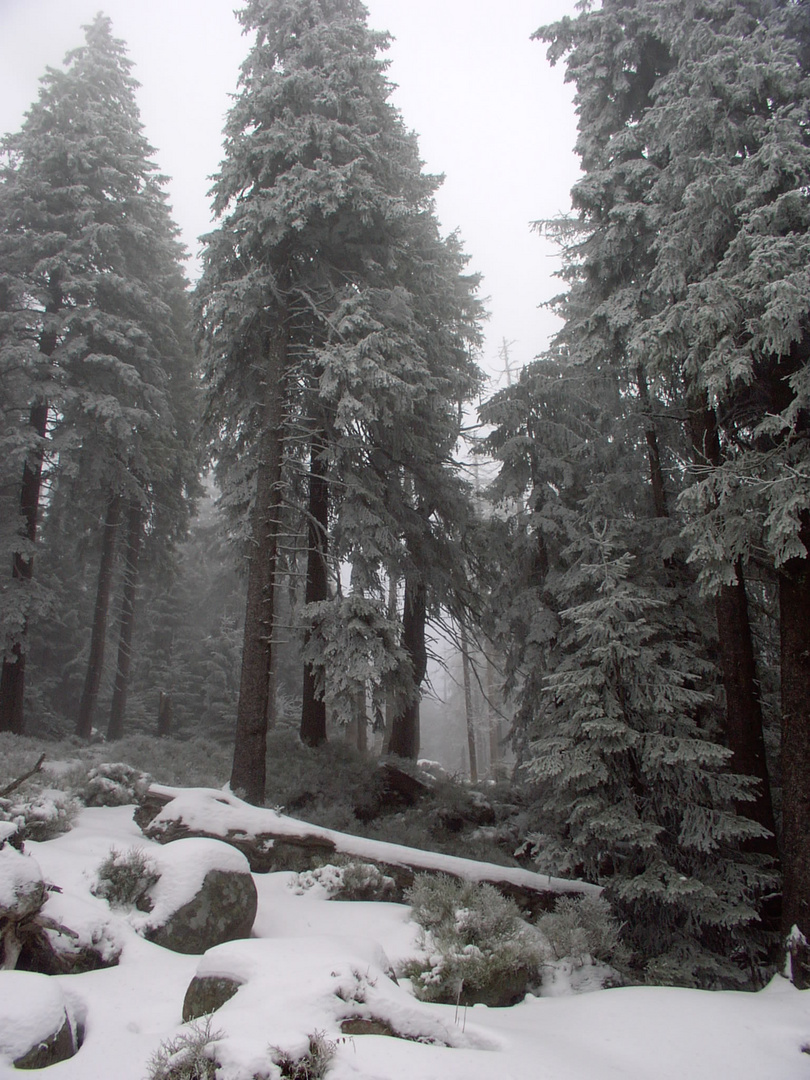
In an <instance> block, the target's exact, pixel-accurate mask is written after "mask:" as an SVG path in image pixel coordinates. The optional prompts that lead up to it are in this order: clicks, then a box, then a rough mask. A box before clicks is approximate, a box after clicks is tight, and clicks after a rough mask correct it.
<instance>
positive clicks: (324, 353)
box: [198, 0, 477, 802]
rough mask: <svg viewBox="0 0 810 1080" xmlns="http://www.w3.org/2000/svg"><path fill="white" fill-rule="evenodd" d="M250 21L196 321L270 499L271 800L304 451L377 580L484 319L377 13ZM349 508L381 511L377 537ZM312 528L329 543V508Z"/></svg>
mask: <svg viewBox="0 0 810 1080" xmlns="http://www.w3.org/2000/svg"><path fill="white" fill-rule="evenodd" d="M239 18H240V20H241V22H242V24H243V26H244V28H245V29H246V30H247V31H250V32H254V33H255V44H254V47H253V49H252V50H251V52H250V54H249V55H248V58H247V60H246V61H245V63H244V65H243V68H242V78H241V87H242V88H241V92H240V94H239V96H238V97H237V99H236V102H235V104H234V106H233V109H232V110H231V113H230V115H229V118H228V122H227V126H226V144H225V149H226V156H225V161H224V163H223V166H222V169H221V171H220V173H219V175H218V177H217V179H216V182H215V185H214V189H213V193H214V209H215V212H216V213H217V214H218V215H219V216H220V217H221V218H222V219H223V220H222V225H221V226H220V228H219V229H218V230H217V231H216V232H214V233H212V234H211V235H210V236H209V237H208V238H207V251H206V255H205V271H204V274H203V278H202V280H201V283H200V287H199V290H198V312H199V326H200V339H201V343H202V349H203V354H204V356H205V359H206V363H207V371H208V385H209V396H208V420H209V426H210V430H211V432H212V436H213V452H214V455H215V457H216V461H217V467H218V472H219V476H220V478H221V481H222V484H223V488H224V489H225V491H226V495H227V496H230V497H231V498H232V499H236V500H238V499H240V498H242V496H243V494H244V493H245V492H247V491H252V495H251V497H250V499H251V510H250V514H251V518H250V526H249V529H248V530H247V533H248V536H249V551H250V559H249V572H248V598H247V612H246V619H245V639H244V646H243V655H242V676H241V687H240V695H239V707H238V718H237V737H236V747H235V753H234V768H233V774H232V784H233V786H234V789H235V790H241V791H243V792H244V793H245V794H246V795H247V797H248V798H249V799H251V800H252V801H255V802H261V801H262V799H263V796H264V768H265V766H264V757H265V745H266V743H265V732H266V717H267V702H268V693H269V690H268V687H269V673H270V672H271V671H272V668H273V663H272V649H273V624H274V611H275V608H276V606H277V599H276V591H277V587H278V577H279V569H280V560H281V557H282V554H283V551H282V540H283V539H284V533H285V529H286V531H287V532H289V531H291V530H292V526H291V525H289V524H288V525H286V526H285V521H287V522H289V520H290V518H289V508H290V503H291V498H290V496H291V494H292V492H293V491H294V490H295V487H296V484H295V480H296V474H297V473H299V472H300V471H301V468H302V464H301V463H302V462H303V461H304V460H305V457H304V453H303V452H302V444H303V445H307V444H308V443H309V441H310V440H312V439H313V432H314V443H313V444H314V445H315V446H316V447H318V446H319V445H320V444H324V445H325V447H326V448H327V454H326V456H327V458H328V461H329V464H330V465H331V471H330V473H329V474H328V476H327V478H326V479H327V483H328V484H329V491H330V493H331V496H332V502H333V510H332V517H333V520H339V522H340V524H339V530H340V536H341V541H340V544H338V545H337V546H335V547H334V551H333V555H332V557H333V558H334V559H339V558H347V559H348V560H349V561H351V562H352V564H353V565H355V566H359V564H360V554H359V553H360V552H361V551H362V552H363V555H364V557H365V561H366V563H367V565H368V568H369V571H368V577H369V580H371V579H372V578H375V577H376V576H377V575H378V574H379V570H380V568H381V567H383V566H385V564H386V562H387V561H388V560H389V559H392V558H393V557H394V555H395V554H396V553H397V552H399V551H400V550H401V538H402V537H403V535H404V533H405V531H406V524H407V520H408V519H412V518H413V509H412V507H411V506H410V505H409V504H408V503H407V502H406V500H403V498H402V497H401V495H400V496H399V497H398V498H397V501H396V504H395V505H394V506H393V507H387V506H386V505H385V497H386V495H388V494H391V493H392V492H393V491H394V490H395V487H396V484H398V483H400V476H399V473H398V469H399V468H400V466H403V467H405V466H406V465H407V467H408V468H409V469H410V471H411V473H412V474H413V475H416V474H417V473H418V472H419V470H420V469H424V470H425V471H426V472H427V473H428V474H429V475H432V476H433V477H434V481H435V475H436V469H437V468H439V469H442V468H444V467H445V466H446V465H447V464H448V452H447V449H446V445H447V444H448V443H450V444H451V445H452V443H453V441H454V433H455V432H457V430H458V424H457V420H455V413H454V412H453V409H454V408H455V403H456V402H457V401H458V400H459V398H460V396H459V395H458V394H456V389H457V387H458V384H459V381H460V380H462V379H463V381H465V383H466V386H467V387H468V388H469V387H471V386H472V385H473V384H474V382H475V378H476V369H475V367H474V365H473V364H472V362H471V360H470V357H469V351H468V348H467V342H468V340H469V339H470V338H471V337H474V322H475V315H476V314H477V311H475V313H474V314H473V311H474V309H475V303H474V301H473V300H472V298H471V296H472V291H473V290H474V286H475V282H474V281H473V280H468V281H466V282H462V280H461V277H460V266H463V259H461V260H459V256H458V253H457V244H454V243H451V242H442V241H441V240H440V238H439V237H438V230H437V227H436V223H435V218H434V215H433V207H432V196H433V192H434V190H435V186H436V180H435V179H434V178H432V177H429V176H425V175H424V174H423V173H422V171H421V163H420V161H419V158H418V152H417V147H416V142H415V139H414V138H413V136H412V135H411V134H410V133H408V132H407V131H406V129H405V128H404V125H403V124H402V121H401V119H400V117H399V115H398V114H397V112H396V110H395V109H394V108H393V106H392V105H391V104H390V103H389V101H388V98H389V95H390V86H389V84H388V83H387V81H386V79H385V74H384V72H385V64H384V62H383V61H382V60H380V59H379V58H378V56H377V53H378V51H379V50H380V49H382V48H384V47H385V45H386V43H387V37H386V35H384V34H379V33H375V32H372V31H371V30H369V28H368V27H367V25H366V12H365V8H364V7H363V5H362V4H361V3H359V2H358V0H277V2H266V0H251V2H249V3H248V4H247V5H246V7H245V8H244V9H243V10H242V11H241V12H240V14H239ZM451 268H452V269H451ZM437 285H438V286H439V289H438V290H437V291H434V293H433V300H432V302H431V300H430V296H431V289H432V288H434V289H435V287H436V286H437ZM465 297H466V299H465ZM448 312H449V315H448V314H447V313H448ZM459 312H462V313H463V319H464V325H462V323H461V322H460V320H459V317H458V315H459ZM451 394H453V395H454V396H452V397H451V396H450V395H451ZM461 396H464V395H461ZM451 417H452V418H453V423H452V425H451V426H450V427H448V422H449V420H450V419H451ZM394 421H395V422H396V428H397V430H396V432H394V431H392V430H391V427H392V425H393V424H394ZM425 421H429V426H427V425H425ZM420 424H422V425H424V431H423V434H422V436H421V439H422V441H421V448H420V444H419V439H418V438H417V437H416V435H415V434H414V432H415V431H416V429H417V428H418V427H419V425H420ZM405 430H407V431H408V432H410V433H411V434H410V435H408V436H406V437H405V438H404V439H403V440H402V442H401V443H397V442H396V440H397V439H399V438H400V436H399V432H400V431H405ZM375 434H376V435H377V436H384V438H377V440H376V441H375V438H374V436H375ZM411 447H413V448H414V449H416V450H417V451H420V452H419V456H418V457H416V458H415V459H414V460H412V461H411V460H409V461H407V462H403V460H402V456H401V454H400V453H399V450H400V449H402V450H407V449H410V448H411ZM428 449H429V450H430V455H428V454H427V453H425V450H428ZM315 458H316V460H321V461H322V460H323V451H318V452H316V455H315ZM253 463H255V466H254V465H253ZM392 475H393V476H394V483H393V484H392V481H391V480H390V477H391V476H392ZM310 479H311V480H312V481H313V483H317V484H320V483H321V482H322V479H323V477H322V476H321V475H320V472H319V471H318V470H310ZM408 490H409V491H413V485H411V486H410V487H409V488H408ZM242 501H243V505H244V499H242ZM349 507H351V508H352V511H354V510H357V509H358V508H359V507H363V508H364V511H365V513H366V525H365V526H364V527H362V528H358V515H357V514H356V513H349ZM431 513H432V511H431ZM423 517H424V520H425V521H427V520H428V518H429V517H430V513H428V514H427V515H423ZM311 518H316V519H318V518H320V520H318V522H317V528H318V530H319V532H322V530H323V520H322V515H321V514H320V513H319V512H318V513H314V514H312V515H311ZM419 528H420V530H421V531H422V532H424V529H425V525H420V526H419ZM361 585H362V587H363V588H365V585H366V583H365V582H362V583H361ZM322 591H323V590H322V585H321V587H320V592H321V593H322ZM323 602H324V601H323V600H321V601H317V602H316V603H323ZM416 674H417V673H416V672H413V671H411V682H412V683H413V682H414V681H415V676H416ZM412 690H413V693H412V694H411V697H412V698H415V696H416V688H415V687H413V686H412ZM320 735H321V732H318V733H317V734H316V735H315V741H317V740H318V739H319V738H320Z"/></svg>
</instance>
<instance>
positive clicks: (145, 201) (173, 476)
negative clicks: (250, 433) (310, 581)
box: [0, 16, 196, 736]
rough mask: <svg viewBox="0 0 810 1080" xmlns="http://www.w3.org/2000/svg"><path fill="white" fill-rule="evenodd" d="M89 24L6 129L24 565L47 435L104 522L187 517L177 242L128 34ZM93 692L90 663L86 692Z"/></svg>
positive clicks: (86, 715)
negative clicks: (120, 508)
mask: <svg viewBox="0 0 810 1080" xmlns="http://www.w3.org/2000/svg"><path fill="white" fill-rule="evenodd" d="M85 37H86V43H85V45H83V46H82V47H80V48H79V49H76V50H74V52H72V53H70V54H69V55H68V57H67V66H66V68H65V69H64V70H62V71H56V70H50V71H48V73H47V74H46V75H45V77H44V78H43V80H42V88H41V91H40V95H39V99H38V101H37V102H36V103H35V104H34V105H33V106H32V108H31V110H30V111H29V113H28V115H27V117H26V121H25V123H24V125H23V127H22V129H21V131H20V132H19V133H18V134H16V135H13V136H10V137H8V138H7V140H6V142H5V152H6V155H7V158H6V160H7V168H6V170H5V172H4V175H3V184H2V188H0V218H1V219H2V224H3V231H2V239H1V240H0V243H1V244H2V256H3V266H4V271H5V277H4V281H5V282H6V284H5V287H4V295H5V296H6V297H7V298H10V303H7V304H6V307H7V309H8V312H7V315H8V317H7V318H6V319H5V321H4V323H3V330H2V337H1V338H0V348H2V351H3V362H4V364H10V365H12V367H13V368H14V369H15V370H18V371H20V372H21V373H22V375H21V377H20V379H19V380H18V386H19V390H18V396H19V397H20V399H21V400H20V403H21V404H22V399H23V398H25V397H27V399H28V400H27V406H28V407H29V408H30V410H31V416H32V417H34V416H35V414H36V423H35V425H34V426H35V427H36V433H35V434H34V435H33V439H34V441H33V443H32V442H31V437H27V436H26V437H23V435H22V434H20V436H19V437H18V439H17V443H18V445H19V447H20V450H19V453H18V454H17V457H19V456H20V454H24V455H27V457H26V462H25V465H24V467H23V494H22V497H21V506H24V507H25V509H24V512H23V514H24V532H25V539H26V541H27V546H24V547H22V548H20V550H19V551H18V557H19V556H20V555H23V556H24V557H25V560H26V561H27V567H28V569H27V573H28V577H30V567H31V561H30V560H31V555H32V551H31V544H32V542H33V540H34V539H35V535H34V529H33V526H34V524H35V523H36V520H37V516H38V514H39V512H40V507H39V503H40V494H39V488H40V481H39V480H38V478H37V477H38V476H39V474H41V469H42V462H43V460H44V455H45V452H46V450H47V452H48V454H49V455H50V459H51V461H52V462H53V464H54V465H55V467H56V468H55V471H54V473H53V475H52V476H51V484H52V486H56V485H59V484H62V485H69V484H70V483H71V479H72V478H73V477H75V476H77V475H79V474H80V473H81V475H82V479H83V483H84V485H86V486H85V487H84V488H83V490H82V492H81V495H80V496H79V497H80V498H82V499H84V500H85V501H89V502H92V500H94V499H99V500H100V501H99V502H98V503H97V504H96V507H97V517H98V521H99V526H100V525H101V523H102V522H103V521H104V520H105V519H107V518H108V517H109V513H108V512H109V510H110V508H111V507H115V506H116V504H117V500H118V499H123V500H124V501H125V502H126V503H128V504H130V505H131V504H132V503H133V502H135V503H137V504H138V506H139V507H140V508H141V512H142V522H143V524H144V525H146V523H147V522H148V524H149V527H150V531H152V532H153V533H154V534H155V535H158V534H160V535H162V536H163V537H170V536H171V535H172V533H173V532H176V531H177V530H178V529H180V530H182V522H183V520H184V517H185V516H186V515H187V502H188V496H189V494H190V491H191V490H192V489H193V487H194V484H195V472H196V469H195V461H194V458H193V453H192V450H191V439H190V426H191V423H192V418H193V392H192V389H191V379H190V370H191V355H190V349H189V344H188V338H187V336H186V335H187V312H186V300H185V281H184V278H183V275H182V271H181V269H180V262H179V260H180V257H181V254H182V249H181V247H180V245H179V243H178V241H177V239H176V233H177V230H176V227H175V226H174V225H173V223H172V222H171V219H170V217H169V213H168V210H167V207H166V202H165V195H164V193H163V191H162V189H161V183H162V178H161V177H159V176H158V175H157V173H156V167H155V165H154V163H153V162H152V160H151V155H152V150H151V147H150V146H149V144H148V143H147V142H146V140H145V139H144V137H143V134H142V130H141V124H140V121H139V118H138V109H137V104H136V101H135V88H136V86H137V83H136V82H135V80H134V79H133V78H132V76H131V74H130V68H131V64H130V62H129V60H128V59H127V57H126V53H125V48H124V45H123V43H122V42H121V41H119V40H117V39H116V38H114V37H113V36H112V31H111V26H110V22H109V19H107V18H105V17H103V16H98V17H97V18H96V20H95V21H94V22H93V23H92V24H91V25H90V26H88V27H86V29H85ZM23 376H24V379H23ZM23 382H24V383H25V387H23V386H22V385H21V384H22V383H23ZM29 430H30V431H31V432H33V427H30V426H29ZM77 490H78V488H77V489H74V491H77ZM158 508H160V509H158ZM172 517H173V524H172V523H170V520H169V519H170V518H172ZM158 518H161V519H162V520H163V521H164V522H165V528H164V527H163V526H161V525H159V522H158ZM63 540H64V542H69V538H68V537H65V538H63ZM18 561H19V558H18ZM16 567H17V564H16V563H15V575H16V577H17V578H20V573H19V571H18V569H16ZM24 576H25V575H23V577H24ZM105 595H106V589H102V590H101V592H100V603H99V604H98V605H97V613H98V615H99V618H100V619H101V620H102V621H103V618H104V616H105V613H106V600H105ZM24 625H25V621H24V620H23V623H22V626H23V628H24ZM18 627H19V620H18ZM101 630H102V628H101V627H100V626H99V627H98V629H97V633H96V643H97V650H96V655H95V657H94V660H95V661H96V662H97V661H99V660H100V651H99V649H100V645H101V642H103V632H101ZM10 644H11V648H12V652H11V653H8V652H7V656H6V663H5V665H4V684H3V687H4V688H3V702H4V704H3V710H4V715H6V712H7V711H8V708H9V702H11V701H14V702H16V703H17V704H15V705H14V710H15V715H19V707H20V703H21V690H20V689H19V680H20V679H21V677H22V674H23V663H22V660H23V658H24V653H25V644H24V640H23V635H22V633H21V632H20V630H19V629H18V632H17V635H16V638H12V641H11V643H10ZM15 660H16V661H17V662H16V663H14V662H12V661H15ZM15 687H16V689H15ZM96 693H97V681H96V673H95V672H93V673H92V675H91V677H90V678H89V682H88V694H87V695H86V703H87V705H88V706H91V705H92V702H93V700H94V697H95V694H96ZM91 713H92V709H91V708H86V709H84V710H83V712H82V715H81V716H80V718H79V725H78V729H79V732H80V734H82V735H85V736H86V735H87V734H89V725H90V722H91ZM12 726H13V725H12ZM17 726H18V727H19V723H17Z"/></svg>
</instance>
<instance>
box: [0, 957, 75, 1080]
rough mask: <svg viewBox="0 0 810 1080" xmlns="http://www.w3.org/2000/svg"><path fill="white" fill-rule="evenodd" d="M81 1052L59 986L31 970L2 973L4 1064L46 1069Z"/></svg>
mask: <svg viewBox="0 0 810 1080" xmlns="http://www.w3.org/2000/svg"><path fill="white" fill-rule="evenodd" d="M77 1049H78V1038H77V1033H76V1025H75V1023H74V1020H73V1017H72V1016H71V1013H70V1009H69V1007H68V1005H67V1003H66V1001H65V996H64V994H63V993H62V990H61V989H60V987H59V984H58V983H57V982H56V981H55V980H54V979H51V978H49V977H48V976H47V975H36V974H34V973H33V972H30V971H0V1061H7V1062H9V1063H10V1064H12V1065H13V1066H14V1067H15V1068H17V1069H45V1068H47V1067H48V1066H49V1065H55V1064H56V1063H57V1062H58V1061H65V1060H66V1059H67V1058H70V1057H73V1055H74V1054H75V1053H76V1051H77Z"/></svg>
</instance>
